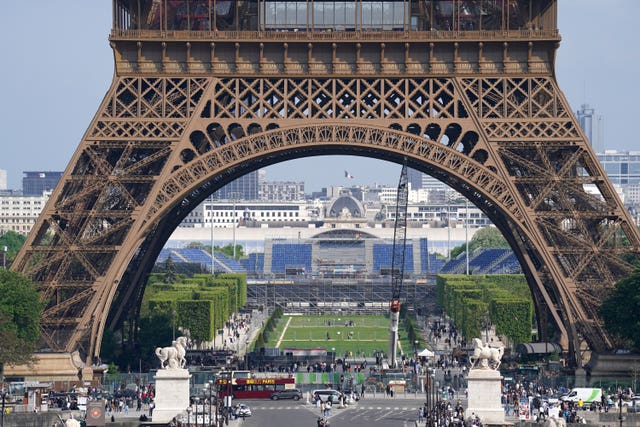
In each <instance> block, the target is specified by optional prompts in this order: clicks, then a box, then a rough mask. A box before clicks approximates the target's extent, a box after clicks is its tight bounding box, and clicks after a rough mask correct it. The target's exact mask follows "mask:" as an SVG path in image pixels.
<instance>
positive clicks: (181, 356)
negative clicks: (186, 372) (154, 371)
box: [156, 337, 187, 369]
mask: <svg viewBox="0 0 640 427" xmlns="http://www.w3.org/2000/svg"><path fill="white" fill-rule="evenodd" d="M186 345H187V338H186V337H178V338H176V340H175V341H173V343H172V345H171V347H164V348H162V347H158V348H156V356H158V359H160V367H161V368H162V369H180V368H184V367H185V366H186V364H187V360H186V359H185V355H186V354H187V350H186V349H185V346H186Z"/></svg>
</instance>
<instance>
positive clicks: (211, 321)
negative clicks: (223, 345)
mask: <svg viewBox="0 0 640 427" xmlns="http://www.w3.org/2000/svg"><path fill="white" fill-rule="evenodd" d="M179 279H180V280H179V282H177V283H173V284H168V283H165V282H164V274H159V273H154V274H152V275H150V276H149V280H148V282H147V286H146V289H145V294H144V296H143V300H142V307H141V310H140V317H141V318H144V317H150V316H152V315H153V314H155V313H159V312H162V313H166V314H168V315H169V316H172V315H173V314H172V313H173V311H174V310H175V311H176V314H177V315H178V320H177V323H178V325H179V326H183V327H185V328H187V329H189V331H190V332H191V338H193V339H196V340H203V341H209V340H211V339H213V337H214V335H215V331H216V330H217V329H221V328H222V327H223V326H224V324H225V322H227V320H228V319H229V315H230V314H231V313H233V312H236V311H237V310H238V309H239V308H240V307H242V306H244V305H245V304H246V301H247V280H246V277H245V276H244V275H243V274H221V275H219V276H217V277H213V276H211V275H210V274H196V275H194V276H193V277H191V278H186V277H185V276H179ZM180 312H181V313H182V314H180Z"/></svg>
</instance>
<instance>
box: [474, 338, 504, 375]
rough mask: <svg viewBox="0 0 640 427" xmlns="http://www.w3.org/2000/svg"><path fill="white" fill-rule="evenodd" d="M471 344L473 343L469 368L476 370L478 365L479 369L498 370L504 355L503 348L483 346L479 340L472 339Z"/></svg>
mask: <svg viewBox="0 0 640 427" xmlns="http://www.w3.org/2000/svg"><path fill="white" fill-rule="evenodd" d="M471 342H472V343H473V354H472V355H471V356H469V360H470V361H471V367H472V368H476V367H478V364H479V365H480V366H479V368H481V369H493V370H498V368H499V367H500V362H501V361H502V355H503V354H504V347H502V346H501V347H489V346H488V345H483V344H482V341H481V340H480V338H474V339H472V340H471Z"/></svg>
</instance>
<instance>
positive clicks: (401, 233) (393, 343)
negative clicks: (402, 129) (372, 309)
mask: <svg viewBox="0 0 640 427" xmlns="http://www.w3.org/2000/svg"><path fill="white" fill-rule="evenodd" d="M408 183H409V180H408V178H407V163H406V161H405V162H404V163H403V165H402V171H401V172H400V182H399V183H398V194H397V195H396V217H395V226H394V229H393V255H392V259H391V304H390V305H389V332H390V334H389V355H388V357H387V360H388V362H389V367H390V368H396V367H397V365H398V362H397V359H396V354H397V350H398V323H399V321H400V295H401V294H402V284H403V280H404V254H405V247H406V242H407V202H408V198H409V186H408Z"/></svg>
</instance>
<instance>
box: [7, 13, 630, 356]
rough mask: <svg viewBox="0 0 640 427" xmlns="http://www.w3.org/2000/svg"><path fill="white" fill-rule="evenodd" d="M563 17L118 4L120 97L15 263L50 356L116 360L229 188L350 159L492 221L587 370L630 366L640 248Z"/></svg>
mask: <svg viewBox="0 0 640 427" xmlns="http://www.w3.org/2000/svg"><path fill="white" fill-rule="evenodd" d="M337 4H339V5H338V6H336V5H337ZM556 6H557V5H556V1H555V0H542V1H540V0H538V1H533V0H508V1H490V0H486V1H482V2H477V1H464V0H453V1H423V0H421V1H417V0H404V1H402V0H401V1H368V0H361V1H358V2H333V1H331V2H327V1H320V0H308V1H269V0H247V1H238V2H230V1H222V0H189V1H187V0H113V30H112V33H111V35H110V43H111V47H112V49H113V52H114V58H115V75H114V79H113V83H112V85H111V87H110V88H109V90H108V92H107V94H106V96H105V98H104V100H103V102H102V104H101V106H100V108H99V110H98V112H97V113H96V115H95V117H94V119H93V121H92V122H91V124H90V125H89V127H88V129H87V131H86V133H85V135H84V136H83V138H82V140H81V142H80V144H79V146H78V148H77V150H76V152H75V153H74V155H73V157H72V159H71V160H70V162H69V165H68V166H67V168H66V170H65V172H64V175H63V177H62V179H61V180H60V183H59V185H58V187H57V188H56V189H55V191H54V193H53V195H52V196H51V198H50V200H49V203H48V204H47V206H46V207H45V209H44V211H43V213H42V215H41V216H40V218H39V220H38V222H37V224H36V225H35V227H34V228H33V231H32V233H31V234H30V235H29V237H28V239H27V242H26V244H25V245H24V247H23V249H22V251H21V252H20V253H19V255H18V257H17V259H16V262H15V263H14V264H13V268H14V269H15V270H17V271H20V272H22V273H24V274H26V275H28V276H29V277H30V278H31V279H32V280H33V281H34V282H35V283H36V284H37V286H38V287H39V290H40V293H41V295H42V298H43V299H44V300H45V301H46V308H45V309H44V312H43V314H42V339H43V341H44V343H45V346H46V347H48V348H50V349H52V350H55V351H63V352H71V351H74V350H79V351H80V353H81V354H82V355H84V356H86V358H87V360H91V358H93V357H97V356H99V353H100V343H101V338H102V334H103V332H104V329H105V328H106V327H113V326H114V325H117V324H118V323H119V322H121V321H122V320H123V319H125V318H127V316H131V313H133V314H134V315H135V313H137V310H138V308H139V305H140V301H141V297H142V294H143V291H144V282H145V279H146V276H147V275H148V273H149V272H150V271H151V268H152V266H153V263H154V261H155V259H156V257H157V255H158V253H159V252H160V249H161V248H162V246H163V245H164V243H165V242H166V240H167V239H168V238H169V236H170V234H171V232H172V231H173V230H174V229H175V228H176V227H177V225H178V224H179V223H180V221H181V220H182V219H183V218H184V217H185V216H186V215H187V214H188V213H189V212H190V211H191V210H192V209H193V208H194V207H195V206H196V205H197V204H198V203H200V202H202V201H203V200H205V199H206V198H207V197H208V196H209V195H210V194H211V193H213V192H214V191H215V190H217V189H219V188H220V187H222V186H223V185H225V184H226V183H229V182H230V181H232V180H233V179H235V178H238V177H240V176H242V175H244V174H246V173H248V172H250V171H252V170H256V169H258V168H262V167H264V166H266V165H270V164H274V163H278V162H282V161H286V160H289V159H294V158H300V157H308V156H315V155H321V154H351V155H359V156H366V157H375V158H380V159H385V160H389V161H392V162H398V163H401V162H403V161H404V160H405V159H406V161H407V163H408V165H409V166H410V167H413V168H415V169H418V170H420V171H423V172H425V173H428V174H430V175H432V176H434V177H435V178H438V179H439V180H441V181H443V182H445V183H446V184H448V185H449V186H451V187H452V188H454V189H456V190H458V191H459V192H460V193H461V194H463V195H464V196H465V197H467V198H468V199H469V200H470V201H471V202H472V203H474V204H475V205H476V206H478V207H479V208H480V209H482V210H483V212H485V213H486V214H487V215H488V216H489V217H490V218H491V220H492V221H493V223H494V224H495V225H496V226H497V227H498V228H499V229H500V231H501V232H502V233H503V235H504V236H505V237H506V239H507V240H508V241H509V243H510V245H511V247H512V248H513V250H514V252H515V253H516V255H517V257H518V259H519V261H520V263H521V265H522V269H523V271H524V273H525V276H526V278H527V280H528V283H529V286H530V289H531V292H532V295H533V299H534V303H535V306H536V311H537V312H538V319H540V318H542V317H545V318H546V317H547V316H548V317H549V318H550V319H551V320H552V321H553V322H554V323H555V325H556V326H557V328H558V329H559V331H560V333H561V335H562V345H563V347H564V349H565V350H567V351H568V352H569V354H570V363H572V364H573V365H574V366H579V363H580V357H581V356H580V352H581V351H582V350H584V349H587V348H588V349H590V350H592V351H596V352H603V351H607V350H610V349H612V348H613V346H614V342H613V341H612V337H610V336H609V335H608V334H607V332H606V331H605V330H604V328H603V323H602V319H601V318H600V316H599V314H598V308H599V305H600V303H601V301H602V300H603V298H605V297H606V296H607V294H608V293H609V292H610V290H611V289H612V288H613V286H614V284H615V282H616V281H618V280H619V279H620V278H622V277H625V276H626V275H627V274H628V273H629V272H630V271H631V269H632V265H631V264H630V263H629V262H627V261H626V258H625V257H624V255H625V254H631V255H634V254H638V252H639V250H640V236H639V235H638V231H637V229H636V227H635V225H634V224H633V222H632V220H631V218H630V216H629V215H628V213H627V212H626V210H625V209H624V206H623V205H622V203H621V201H620V199H619V198H618V196H617V195H616V192H615V191H614V188H613V186H612V185H611V183H610V182H609V180H608V179H607V176H606V175H605V173H604V170H603V168H602V167H601V165H600V164H599V162H598V160H597V158H596V156H595V154H594V152H593V150H592V149H591V147H590V146H589V144H588V141H587V140H586V138H585V135H584V134H583V132H582V131H581V130H580V127H579V126H578V123H577V121H576V119H575V117H574V116H573V114H572V112H571V109H570V107H569V104H568V103H567V100H566V99H565V98H564V96H563V94H562V92H561V90H560V89H559V88H558V84H557V82H556V80H555V76H554V58H555V53H556V49H557V47H558V44H559V42H560V35H559V33H558V30H557V25H556V23H557V17H556V10H557V8H556ZM332 8H333V9H332ZM338 9H339V10H341V11H342V12H340V13H341V15H340V16H338V15H339V14H338ZM344 10H346V11H347V13H345V12H344ZM291 11H296V13H293V12H291ZM343 13H345V14H343ZM342 14H343V15H342Z"/></svg>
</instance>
